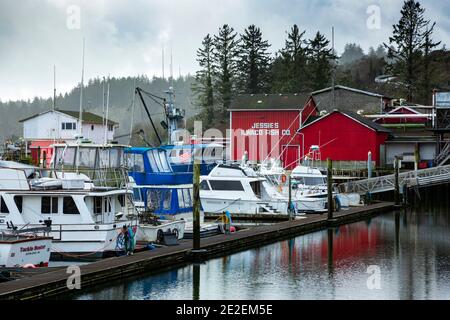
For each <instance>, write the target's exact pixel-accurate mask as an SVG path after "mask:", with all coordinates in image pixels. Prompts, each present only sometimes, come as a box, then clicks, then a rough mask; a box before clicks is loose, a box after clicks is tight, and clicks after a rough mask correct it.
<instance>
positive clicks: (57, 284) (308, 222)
mask: <svg viewBox="0 0 450 320" xmlns="http://www.w3.org/2000/svg"><path fill="white" fill-rule="evenodd" d="M394 208H395V206H394V204H393V203H392V202H380V203H375V204H372V205H369V206H365V207H356V208H352V209H350V210H346V211H341V212H335V213H334V217H333V220H331V221H330V220H327V215H326V214H323V215H319V214H311V215H307V216H306V217H305V218H302V219H296V220H294V221H285V222H280V223H276V224H272V225H264V226H258V227H254V228H251V229H245V230H242V231H239V232H236V233H233V234H230V235H218V236H213V237H210V238H205V239H202V240H201V248H202V249H204V250H205V252H203V253H202V255H201V257H200V258H201V259H210V258H214V257H219V256H223V255H228V254H231V253H234V252H238V251H243V250H248V249H251V248H254V247H259V246H261V245H264V244H269V243H273V242H276V241H279V240H282V239H287V238H290V237H293V236H298V235H302V234H306V233H310V232H314V231H319V230H323V229H326V228H330V227H335V226H338V225H342V224H347V223H352V222H356V221H361V220H364V219H366V218H369V217H371V216H375V215H378V214H381V213H383V212H386V211H391V210H393V209H394ZM191 250H192V240H183V241H182V242H180V244H179V245H176V246H171V247H161V248H157V249H155V250H152V251H145V252H140V253H135V254H134V255H132V256H123V257H114V258H109V259H104V260H101V261H98V262H93V263H90V264H86V265H82V266H79V268H80V270H81V290H83V289H87V288H92V287H93V286H95V285H99V284H104V283H107V282H110V281H114V280H118V279H122V278H126V277H130V276H135V275H138V274H143V273H151V272H160V271H163V270H166V269H170V268H174V267H178V266H182V265H186V264H188V263H190V262H192V261H193V254H192V251H191ZM42 271H43V272H39V273H36V274H35V275H31V276H30V277H26V278H23V279H19V280H14V281H9V282H5V283H0V299H1V300H18V299H22V300H28V299H39V298H50V297H52V296H56V295H60V294H68V293H70V292H73V290H70V289H69V288H68V286H67V280H68V278H69V276H71V274H69V273H67V271H66V269H62V270H61V269H58V270H56V271H53V270H49V271H48V272H44V269H42ZM75 290H76V289H75Z"/></svg>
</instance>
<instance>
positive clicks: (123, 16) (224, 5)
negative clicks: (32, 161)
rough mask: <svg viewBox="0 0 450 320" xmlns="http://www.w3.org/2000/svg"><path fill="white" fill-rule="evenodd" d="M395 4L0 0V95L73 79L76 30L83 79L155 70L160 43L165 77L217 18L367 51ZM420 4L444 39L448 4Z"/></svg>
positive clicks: (392, 16) (273, 34)
mask: <svg viewBox="0 0 450 320" xmlns="http://www.w3.org/2000/svg"><path fill="white" fill-rule="evenodd" d="M402 3H403V0H372V1H366V0H309V1H306V0H305V1H299V0H129V1H125V0H88V1H85V0H17V1H11V0H0V100H1V101H7V100H15V99H28V98H32V97H34V96H36V95H38V96H43V97H49V96H51V95H52V91H53V65H54V64H55V65H56V68H57V89H58V92H63V93H64V92H66V91H68V90H70V89H71V88H72V87H73V86H75V85H76V84H77V83H78V82H79V81H80V78H81V51H82V39H83V37H84V38H85V39H86V79H89V78H93V77H96V76H107V75H108V74H110V75H111V76H133V75H137V74H146V75H148V76H149V77H152V76H153V75H157V76H160V75H161V74H162V71H161V70H162V67H161V56H162V53H161V51H162V47H163V46H164V47H165V52H166V76H167V75H168V73H169V61H170V48H173V65H174V75H175V76H178V74H179V71H180V70H181V74H183V75H184V74H187V73H194V72H195V70H196V68H197V66H196V62H195V52H196V50H197V48H198V47H199V46H200V44H201V41H202V38H203V37H204V36H205V35H206V34H207V33H211V34H214V33H216V32H217V30H218V28H219V27H220V26H221V25H223V24H224V23H228V24H230V25H231V26H233V27H234V28H235V30H236V31H238V32H242V31H243V29H244V28H245V27H247V26H248V25H249V24H252V23H253V24H256V25H257V26H259V27H260V28H261V29H262V31H263V34H264V36H265V38H266V39H268V40H269V42H270V43H271V44H272V50H273V51H276V50H278V49H280V48H281V47H282V46H283V44H284V40H285V36H286V33H285V31H286V30H289V29H290V27H291V26H292V25H293V24H294V23H296V24H298V25H299V27H300V28H301V29H305V30H306V31H307V33H306V34H307V37H308V38H310V37H312V36H313V35H314V33H315V32H316V31H317V30H320V31H321V32H322V33H324V34H325V35H326V36H327V37H329V38H331V26H332V25H334V26H335V30H336V31H335V33H336V49H337V50H338V52H342V49H343V47H344V45H345V44H346V43H349V42H356V43H359V44H360V45H361V46H362V47H363V49H364V50H366V51H367V49H368V48H369V47H370V46H375V47H376V46H378V45H379V44H380V43H382V42H383V41H387V40H388V36H389V35H390V34H391V31H392V24H394V23H395V22H397V21H398V19H399V17H400V8H401V6H402ZM421 3H422V5H423V6H424V7H425V8H426V10H427V11H426V14H427V16H428V17H429V18H431V19H432V20H435V21H436V22H437V27H436V32H435V39H436V40H441V41H443V43H444V44H448V43H450V41H449V40H450V2H441V1H433V0H422V1H421ZM372 5H375V6H376V7H371V6H372ZM74 6H75V7H74ZM77 8H79V12H80V14H79V17H80V20H79V22H78V19H77V17H78V14H77ZM377 8H379V13H380V14H379V15H378V14H377ZM378 17H379V18H380V19H378ZM78 25H79V26H80V28H78ZM368 25H369V27H368ZM378 27H379V28H378Z"/></svg>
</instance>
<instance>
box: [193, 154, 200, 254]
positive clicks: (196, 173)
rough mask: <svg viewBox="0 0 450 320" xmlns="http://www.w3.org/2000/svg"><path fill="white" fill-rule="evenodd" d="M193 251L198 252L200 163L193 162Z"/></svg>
mask: <svg viewBox="0 0 450 320" xmlns="http://www.w3.org/2000/svg"><path fill="white" fill-rule="evenodd" d="M193 180H194V181H193V183H194V186H193V193H194V199H193V200H194V202H193V210H192V211H193V215H194V217H193V222H194V223H193V249H194V250H200V163H199V162H197V161H194V177H193Z"/></svg>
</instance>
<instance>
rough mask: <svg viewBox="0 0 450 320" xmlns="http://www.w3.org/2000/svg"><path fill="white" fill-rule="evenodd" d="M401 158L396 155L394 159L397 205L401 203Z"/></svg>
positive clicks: (395, 198) (395, 199)
mask: <svg viewBox="0 0 450 320" xmlns="http://www.w3.org/2000/svg"><path fill="white" fill-rule="evenodd" d="M399 166H400V165H399V159H398V156H395V161H394V171H395V182H394V184H395V189H394V202H395V205H396V206H399V205H400V185H399V171H400V168H399Z"/></svg>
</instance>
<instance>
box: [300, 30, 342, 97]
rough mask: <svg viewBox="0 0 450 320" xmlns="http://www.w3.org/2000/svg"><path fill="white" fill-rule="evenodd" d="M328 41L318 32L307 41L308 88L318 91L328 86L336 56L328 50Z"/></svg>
mask: <svg viewBox="0 0 450 320" xmlns="http://www.w3.org/2000/svg"><path fill="white" fill-rule="evenodd" d="M329 44H330V41H329V40H328V39H327V38H325V36H324V35H323V34H321V33H320V32H319V31H318V32H317V33H316V36H315V37H314V39H312V40H309V41H308V48H307V54H308V69H309V79H310V87H311V89H312V90H313V91H314V90H319V89H323V88H325V87H327V86H328V85H329V84H330V80H331V75H332V71H333V68H334V64H335V62H336V59H337V57H336V55H335V54H334V52H333V49H332V48H328V46H329Z"/></svg>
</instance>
